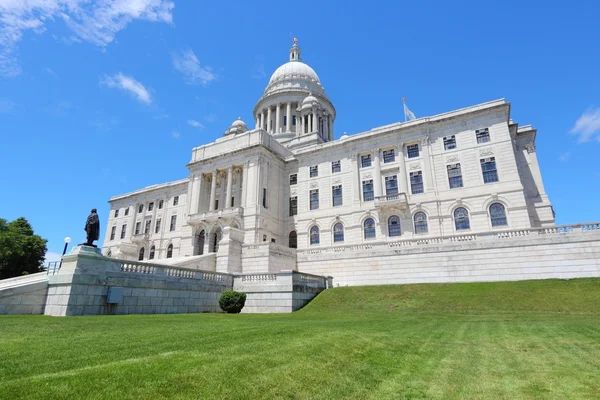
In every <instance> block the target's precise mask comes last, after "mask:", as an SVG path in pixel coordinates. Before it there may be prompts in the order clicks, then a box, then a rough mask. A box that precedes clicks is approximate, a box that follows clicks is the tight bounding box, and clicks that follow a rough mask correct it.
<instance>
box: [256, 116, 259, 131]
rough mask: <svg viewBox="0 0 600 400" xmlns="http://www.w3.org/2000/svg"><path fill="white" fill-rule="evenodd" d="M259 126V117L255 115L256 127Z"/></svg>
mask: <svg viewBox="0 0 600 400" xmlns="http://www.w3.org/2000/svg"><path fill="white" fill-rule="evenodd" d="M258 128H260V117H259V116H258V115H257V116H256V129H258Z"/></svg>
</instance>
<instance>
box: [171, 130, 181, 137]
mask: <svg viewBox="0 0 600 400" xmlns="http://www.w3.org/2000/svg"><path fill="white" fill-rule="evenodd" d="M171 136H173V137H174V138H175V139H179V138H180V137H181V135H180V134H179V132H177V131H172V132H171Z"/></svg>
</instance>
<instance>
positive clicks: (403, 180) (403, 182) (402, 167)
mask: <svg viewBox="0 0 600 400" xmlns="http://www.w3.org/2000/svg"><path fill="white" fill-rule="evenodd" d="M398 167H399V168H398V175H400V176H399V177H398V181H399V182H398V184H399V186H400V188H399V190H400V193H406V194H408V181H407V177H406V176H407V173H406V161H405V160H404V143H400V144H399V145H398Z"/></svg>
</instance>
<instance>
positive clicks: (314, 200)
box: [310, 189, 319, 210]
mask: <svg viewBox="0 0 600 400" xmlns="http://www.w3.org/2000/svg"><path fill="white" fill-rule="evenodd" d="M310 209H311V210H318V209H319V189H313V190H311V191H310Z"/></svg>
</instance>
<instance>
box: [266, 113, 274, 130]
mask: <svg viewBox="0 0 600 400" xmlns="http://www.w3.org/2000/svg"><path fill="white" fill-rule="evenodd" d="M267 132H269V133H273V131H272V130H271V106H269V109H268V110H267Z"/></svg>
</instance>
